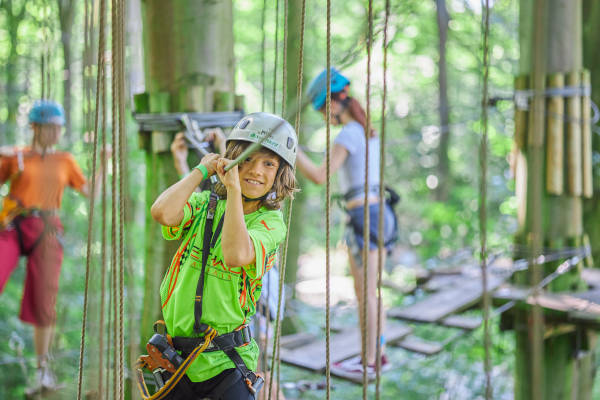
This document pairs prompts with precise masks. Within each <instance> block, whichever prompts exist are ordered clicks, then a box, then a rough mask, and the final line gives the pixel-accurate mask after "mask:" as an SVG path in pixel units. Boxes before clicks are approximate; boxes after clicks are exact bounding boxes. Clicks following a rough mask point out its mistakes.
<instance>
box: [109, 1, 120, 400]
mask: <svg viewBox="0 0 600 400" xmlns="http://www.w3.org/2000/svg"><path fill="white" fill-rule="evenodd" d="M117 1H118V0H112V7H111V21H112V23H111V32H112V42H111V54H112V59H111V67H112V81H111V88H112V115H111V117H112V148H113V151H117V149H118V145H117V129H118V126H119V125H118V120H117V114H118V110H117V80H116V79H115V77H116V76H117V74H118V66H117V58H118V50H117V43H116V39H117V38H118V36H119V34H118V32H117V30H118V27H117V25H118V22H117V9H118V4H117ZM112 172H113V173H112V177H111V187H112V242H113V246H111V250H112V251H111V253H112V254H111V258H112V277H113V281H112V292H113V293H112V297H113V310H112V312H113V333H112V335H113V338H115V339H117V338H118V337H119V331H118V325H117V315H118V310H119V301H118V299H117V287H118V278H117V269H118V268H119V267H118V259H117V247H116V246H114V243H115V242H116V241H117V237H118V236H117V201H118V199H117V173H118V169H117V157H116V155H115V156H113V157H112ZM113 342H114V341H113ZM118 348H119V345H117V344H116V343H114V344H113V363H114V364H115V367H113V368H114V373H113V399H118V398H119V397H118V396H119V393H120V391H121V390H120V389H121V388H120V387H119V383H120V379H119V377H118V375H120V374H121V370H120V369H119V368H118V367H117V365H119V366H120V362H119V361H118V359H119V355H118Z"/></svg>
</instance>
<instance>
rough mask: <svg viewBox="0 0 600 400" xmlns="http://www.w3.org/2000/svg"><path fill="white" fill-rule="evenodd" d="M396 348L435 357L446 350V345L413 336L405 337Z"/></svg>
mask: <svg viewBox="0 0 600 400" xmlns="http://www.w3.org/2000/svg"><path fill="white" fill-rule="evenodd" d="M395 346H398V347H402V348H403V349H405V350H410V351H414V352H415V353H420V354H424V355H426V356H432V355H435V354H437V353H439V352H441V351H442V350H443V349H444V345H443V344H441V343H437V342H431V341H429V340H424V339H421V338H419V337H417V336H412V335H409V336H407V337H405V338H404V339H403V340H401V341H399V342H398V343H396V344H395Z"/></svg>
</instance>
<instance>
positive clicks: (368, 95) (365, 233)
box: [362, 0, 379, 400]
mask: <svg viewBox="0 0 600 400" xmlns="http://www.w3.org/2000/svg"><path fill="white" fill-rule="evenodd" d="M368 23H369V28H368V31H367V43H366V47H367V88H366V92H367V93H366V98H367V110H366V111H367V123H366V126H365V149H366V151H365V188H364V190H365V203H364V207H363V209H364V212H363V223H364V225H363V226H364V227H365V228H364V229H363V252H362V258H363V262H362V264H363V288H362V289H363V304H362V308H363V321H362V333H363V335H362V362H363V399H364V400H366V399H367V389H368V384H369V380H368V376H367V365H368V360H367V345H368V332H367V317H368V309H367V283H368V282H367V281H368V273H367V272H368V269H369V264H368V262H369V258H368V254H369V247H370V239H369V235H370V228H369V227H370V222H369V136H370V132H369V131H370V127H371V46H372V45H373V0H369V14H368ZM376 340H379V338H376Z"/></svg>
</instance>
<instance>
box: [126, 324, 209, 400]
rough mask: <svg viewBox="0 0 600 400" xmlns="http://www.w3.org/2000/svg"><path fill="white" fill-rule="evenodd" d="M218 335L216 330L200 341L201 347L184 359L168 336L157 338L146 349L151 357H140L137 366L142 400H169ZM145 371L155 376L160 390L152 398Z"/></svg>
mask: <svg viewBox="0 0 600 400" xmlns="http://www.w3.org/2000/svg"><path fill="white" fill-rule="evenodd" d="M209 328H210V327H209ZM216 335H217V332H216V331H215V330H214V329H212V328H210V329H209V330H207V333H206V336H204V338H202V339H200V343H199V344H198V345H197V346H196V347H195V348H194V349H193V350H192V352H191V353H190V354H189V355H188V356H187V357H186V358H185V359H184V358H183V357H181V356H180V355H179V354H178V353H177V351H175V349H174V348H173V346H172V345H171V344H170V343H169V340H168V339H167V335H166V334H165V335H162V334H159V333H156V334H154V335H153V336H152V338H150V340H149V341H148V344H147V345H146V349H147V350H148V355H142V356H140V357H139V358H138V360H137V365H136V377H137V380H136V382H137V386H138V390H139V391H140V394H141V396H142V398H143V399H144V400H166V399H167V398H168V397H167V396H168V395H169V394H170V393H171V392H172V391H173V389H174V388H175V386H177V384H178V383H179V382H180V380H181V378H183V377H184V376H185V373H186V372H187V370H188V368H189V367H190V365H192V363H193V362H194V361H195V360H196V358H197V357H198V355H199V354H200V353H202V352H204V351H205V350H206V348H207V347H208V346H209V345H210V343H211V342H212V340H213V339H214V338H215V337H216ZM144 368H146V369H148V370H149V371H151V372H152V374H153V375H154V380H155V382H156V386H157V388H158V390H157V391H156V392H155V393H154V394H153V395H151V394H150V391H149V390H148V387H147V385H146V381H145V379H144V373H143V369H144ZM165 376H166V377H167V380H166V382H165V381H164V377H165Z"/></svg>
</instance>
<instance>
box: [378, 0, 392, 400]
mask: <svg viewBox="0 0 600 400" xmlns="http://www.w3.org/2000/svg"><path fill="white" fill-rule="evenodd" d="M389 17H390V0H385V21H384V25H383V95H382V97H381V139H380V141H379V215H378V218H379V219H378V224H379V225H378V229H379V232H378V234H377V238H378V243H377V336H376V337H377V342H376V352H375V360H376V364H375V365H376V369H375V372H376V381H375V399H377V400H378V399H379V398H380V396H381V393H380V389H381V346H382V343H381V334H382V332H381V328H382V320H381V308H382V307H381V301H382V298H381V276H382V272H383V212H384V207H385V206H384V195H385V194H384V186H385V184H384V182H385V181H384V179H385V177H384V173H383V172H384V168H385V150H384V149H385V111H386V109H385V106H386V97H387V50H388V48H387V41H388V36H387V34H388V22H389Z"/></svg>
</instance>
